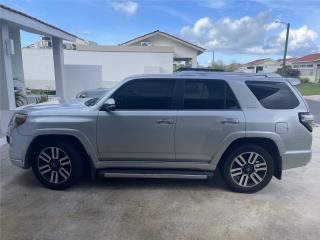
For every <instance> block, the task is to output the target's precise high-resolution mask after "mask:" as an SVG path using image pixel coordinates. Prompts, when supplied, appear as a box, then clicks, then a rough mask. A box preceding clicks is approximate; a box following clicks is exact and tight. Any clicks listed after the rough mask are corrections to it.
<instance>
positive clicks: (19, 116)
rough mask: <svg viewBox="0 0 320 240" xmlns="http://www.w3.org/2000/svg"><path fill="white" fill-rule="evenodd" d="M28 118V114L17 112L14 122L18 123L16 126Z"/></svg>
mask: <svg viewBox="0 0 320 240" xmlns="http://www.w3.org/2000/svg"><path fill="white" fill-rule="evenodd" d="M27 118H28V115H27V114H21V113H16V115H15V117H14V122H15V124H16V126H19V125H21V124H23V123H24V122H25V121H26V120H27Z"/></svg>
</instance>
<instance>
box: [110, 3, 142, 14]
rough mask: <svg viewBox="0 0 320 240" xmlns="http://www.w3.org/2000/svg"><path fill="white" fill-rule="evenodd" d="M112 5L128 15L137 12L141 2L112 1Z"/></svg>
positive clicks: (116, 9)
mask: <svg viewBox="0 0 320 240" xmlns="http://www.w3.org/2000/svg"><path fill="white" fill-rule="evenodd" d="M109 3H110V5H111V7H112V8H113V9H114V10H115V11H118V12H123V13H125V14H128V15H133V14H135V13H136V12H137V10H138V7H139V4H138V3H136V2H134V1H121V2H116V1H110V2H109Z"/></svg>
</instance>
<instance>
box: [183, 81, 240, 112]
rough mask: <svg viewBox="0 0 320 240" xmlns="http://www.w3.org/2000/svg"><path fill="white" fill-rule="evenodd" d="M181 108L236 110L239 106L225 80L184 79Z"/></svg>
mask: <svg viewBox="0 0 320 240" xmlns="http://www.w3.org/2000/svg"><path fill="white" fill-rule="evenodd" d="M183 109H187V110H206V109H207V110H225V109H230V110H232V109H233V110H237V109H240V107H239V105H238V102H237V100H236V98H235V96H234V94H233V92H232V91H231V89H230V87H229V85H228V84H227V83H226V82H225V81H222V80H215V79H186V80H185V87H184V96H183Z"/></svg>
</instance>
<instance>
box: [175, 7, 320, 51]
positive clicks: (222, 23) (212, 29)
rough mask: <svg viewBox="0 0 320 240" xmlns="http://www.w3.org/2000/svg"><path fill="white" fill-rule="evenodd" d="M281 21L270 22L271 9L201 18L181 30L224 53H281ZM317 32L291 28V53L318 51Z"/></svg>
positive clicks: (284, 32)
mask: <svg viewBox="0 0 320 240" xmlns="http://www.w3.org/2000/svg"><path fill="white" fill-rule="evenodd" d="M280 26H281V25H280V24H276V23H274V22H273V21H270V12H262V13H259V14H258V15H256V16H254V17H250V16H244V17H241V18H239V19H230V18H228V17H226V18H222V19H219V20H213V19H211V18H209V17H204V18H201V19H199V20H198V21H196V22H195V23H194V24H193V25H192V26H185V27H183V28H182V29H181V30H180V34H181V36H182V37H184V38H186V39H188V40H190V41H193V42H195V43H198V44H200V45H201V46H203V47H205V48H207V49H212V48H214V49H215V50H219V51H223V52H233V53H249V54H279V53H282V52H283V46H284V43H285V36H286V29H284V30H282V31H281V32H279V30H277V29H278V28H280ZM317 37H318V34H317V33H316V32H315V31H313V30H311V29H309V28H308V27H307V26H302V27H300V28H297V29H291V30H290V35H289V47H288V51H289V53H290V54H299V53H305V52H308V51H316V50H318V46H317V44H316V39H317Z"/></svg>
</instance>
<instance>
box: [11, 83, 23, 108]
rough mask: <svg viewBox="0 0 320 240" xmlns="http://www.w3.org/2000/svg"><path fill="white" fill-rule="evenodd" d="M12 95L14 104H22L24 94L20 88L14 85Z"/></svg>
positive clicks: (18, 105)
mask: <svg viewBox="0 0 320 240" xmlns="http://www.w3.org/2000/svg"><path fill="white" fill-rule="evenodd" d="M14 97H15V100H16V106H17V107H20V106H22V105H23V104H24V101H25V96H24V94H23V91H22V89H21V88H18V87H14Z"/></svg>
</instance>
